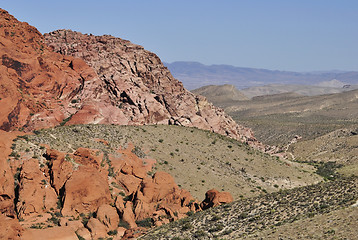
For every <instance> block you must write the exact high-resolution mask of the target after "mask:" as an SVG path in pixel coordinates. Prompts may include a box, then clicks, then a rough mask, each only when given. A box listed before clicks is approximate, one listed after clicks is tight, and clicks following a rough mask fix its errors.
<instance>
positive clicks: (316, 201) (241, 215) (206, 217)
mask: <svg viewBox="0 0 358 240" xmlns="http://www.w3.org/2000/svg"><path fill="white" fill-rule="evenodd" d="M357 184H358V179H357V177H352V178H348V179H340V180H337V181H334V182H328V183H320V184H316V185H312V186H305V187H302V188H296V189H292V190H287V191H283V192H278V193H272V194H267V195H264V196H259V197H256V198H251V199H246V200H242V201H236V202H233V203H231V204H227V205H222V206H220V207H218V208H213V209H210V210H209V211H203V212H200V213H198V214H195V215H193V216H191V217H189V218H187V219H182V220H179V221H177V222H173V223H171V224H168V225H165V226H162V227H160V228H156V229H153V230H152V231H150V232H149V233H148V234H147V235H144V236H142V237H141V238H140V239H178V240H180V239H244V238H245V237H247V238H253V239H262V238H260V237H264V239H265V236H266V235H263V234H261V232H264V233H266V234H267V235H268V234H271V233H273V232H274V231H275V229H276V228H277V227H280V226H287V228H289V227H290V225H291V224H292V223H294V222H295V221H297V220H299V219H303V220H304V219H309V218H312V217H314V216H319V215H321V214H328V213H330V212H332V211H335V210H337V209H342V208H347V207H350V206H355V208H356V202H357V199H358V191H357V189H358V188H357ZM311 221H312V220H311ZM311 221H310V223H308V224H312V223H311ZM326 221H327V219H326ZM307 222H308V221H306V223H307ZM292 225H293V224H292ZM332 225H334V224H332ZM293 226H294V225H293ZM306 227H308V226H307V225H306ZM343 229H344V230H345V231H347V232H346V233H345V234H343V236H345V237H347V236H351V234H350V232H351V231H352V230H351V229H347V228H346V227H343ZM342 231H343V230H342ZM337 232H338V230H337ZM296 233H297V232H296ZM296 235H298V234H296ZM255 236H260V237H258V238H255ZM275 239H277V238H275ZM278 239H292V238H290V236H287V235H286V236H284V237H281V236H280V237H279V238H278ZM297 239H300V238H297ZM303 239H312V238H303ZM313 239H322V238H320V237H316V238H313Z"/></svg>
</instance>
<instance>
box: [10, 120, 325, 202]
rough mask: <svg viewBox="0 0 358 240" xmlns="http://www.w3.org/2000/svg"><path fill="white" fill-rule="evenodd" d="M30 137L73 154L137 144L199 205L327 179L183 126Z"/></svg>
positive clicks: (98, 128)
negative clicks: (212, 197) (219, 196)
mask: <svg viewBox="0 0 358 240" xmlns="http://www.w3.org/2000/svg"><path fill="white" fill-rule="evenodd" d="M27 138H28V140H29V142H30V143H31V144H37V145H41V144H45V145H49V146H50V147H51V148H53V149H56V150H59V151H63V152H67V153H72V152H74V151H75V150H76V149H77V148H80V147H85V148H90V149H101V150H103V151H109V149H110V148H113V149H117V148H128V146H129V145H131V144H134V145H135V146H136V147H135V152H136V153H137V154H138V155H139V156H141V157H142V158H143V157H144V158H149V159H156V161H157V163H156V165H155V166H154V169H153V170H152V173H154V172H156V171H164V172H167V173H169V174H170V175H172V176H173V177H174V179H175V182H176V183H177V184H178V185H180V186H181V187H183V188H184V189H186V190H188V191H189V192H190V193H191V194H192V195H193V196H194V197H195V198H197V199H199V200H202V199H203V196H204V195H205V192H206V191H207V190H208V189H211V188H216V189H218V190H220V191H228V192H230V193H231V194H232V195H233V197H234V199H240V198H248V197H253V196H257V195H259V194H262V193H265V192H273V191H278V190H279V189H287V188H294V187H299V186H304V185H310V184H313V183H317V182H319V181H321V180H322V178H320V177H319V176H318V175H316V174H314V172H315V169H314V167H312V166H308V165H306V164H300V163H294V162H290V161H285V160H281V159H278V158H277V157H273V156H270V155H269V154H264V153H262V152H260V151H257V150H255V149H253V148H252V147H250V146H248V145H246V144H243V143H240V142H239V141H236V140H233V139H230V138H228V137H224V136H222V135H219V134H216V133H212V132H210V131H204V130H200V129H195V128H186V127H181V126H173V125H171V126H168V125H152V126H113V125H100V124H96V125H94V124H89V125H75V126H63V127H56V128H53V129H44V130H39V131H36V135H32V136H28V137H27ZM98 139H103V140H104V141H106V142H108V144H109V146H110V147H109V146H105V145H103V144H101V143H98ZM30 143H28V145H31V144H30ZM15 144H16V145H17V147H16V148H15V149H14V150H13V151H14V153H13V155H16V154H17V152H24V151H25V150H26V148H29V147H28V146H22V147H21V145H22V144H24V143H23V142H22V141H16V142H15Z"/></svg>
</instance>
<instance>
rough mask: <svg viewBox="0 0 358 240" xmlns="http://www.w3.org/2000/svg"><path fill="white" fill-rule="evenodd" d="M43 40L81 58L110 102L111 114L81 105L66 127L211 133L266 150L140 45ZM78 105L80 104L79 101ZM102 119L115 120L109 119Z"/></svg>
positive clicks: (72, 36) (54, 35)
mask: <svg viewBox="0 0 358 240" xmlns="http://www.w3.org/2000/svg"><path fill="white" fill-rule="evenodd" d="M45 41H46V43H47V45H48V46H50V47H51V48H52V49H54V51H56V52H58V53H61V54H64V55H70V56H74V57H78V58H82V59H83V60H84V61H85V62H86V63H87V64H88V65H90V66H91V67H93V69H95V71H96V72H97V74H98V76H99V77H100V79H101V81H102V84H103V92H106V95H107V96H108V97H109V98H110V101H111V106H112V108H111V109H112V111H109V112H103V109H102V107H101V106H99V105H96V104H95V105H93V104H91V105H88V104H86V103H83V107H82V108H81V110H80V111H79V113H76V114H74V115H73V116H72V118H71V119H70V120H69V122H68V124H75V123H114V124H121V125H125V124H130V125H143V124H153V123H159V124H175V125H182V126H187V127H197V128H200V129H205V130H211V131H213V132H216V133H219V134H223V135H226V136H229V137H232V138H235V139H238V140H240V141H243V142H248V143H249V144H251V145H253V146H257V147H258V148H261V149H262V148H264V146H262V145H261V144H260V143H258V142H257V141H256V139H255V138H254V136H253V134H252V132H251V130H250V129H248V128H244V127H242V126H239V125H237V124H236V123H235V122H234V121H233V120H232V118H231V117H229V116H228V115H226V114H225V113H224V112H223V110H221V109H219V108H217V107H214V106H213V105H212V104H210V103H208V102H207V101H206V99H205V98H204V97H202V96H196V95H194V94H192V93H190V92H189V91H187V90H186V89H184V87H183V85H182V83H181V82H179V81H178V80H176V79H175V78H174V77H173V76H172V75H171V73H170V72H169V70H168V69H167V68H166V67H164V65H163V64H162V62H161V60H160V59H159V58H158V56H156V55H155V54H154V53H152V52H149V51H146V50H145V49H144V48H143V47H142V46H139V45H135V44H133V43H131V42H129V41H127V40H123V39H120V38H115V37H112V36H108V35H105V36H93V35H87V34H82V33H79V32H73V31H70V30H58V31H55V32H51V33H49V34H46V35H45ZM94 98H95V96H94ZM74 100H75V101H78V102H80V103H81V102H82V99H80V98H78V97H74ZM109 113H110V114H109ZM104 116H106V117H109V116H110V118H111V119H106V120H105V119H104V118H105V117H104ZM84 119H87V121H86V122H84Z"/></svg>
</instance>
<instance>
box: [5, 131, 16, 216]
mask: <svg viewBox="0 0 358 240" xmlns="http://www.w3.org/2000/svg"><path fill="white" fill-rule="evenodd" d="M17 135H20V133H19V132H11V133H9V132H4V131H1V130H0V215H1V214H4V215H6V216H9V217H14V215H15V212H14V198H15V192H14V188H15V186H14V173H13V172H12V171H11V169H10V166H9V164H8V162H7V159H8V156H9V154H10V153H11V148H10V147H11V143H12V140H13V139H14V138H15V137H16V136H17Z"/></svg>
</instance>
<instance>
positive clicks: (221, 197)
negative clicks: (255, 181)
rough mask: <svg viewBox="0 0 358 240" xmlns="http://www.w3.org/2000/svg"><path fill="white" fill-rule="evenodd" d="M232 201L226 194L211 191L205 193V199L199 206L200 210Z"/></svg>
mask: <svg viewBox="0 0 358 240" xmlns="http://www.w3.org/2000/svg"><path fill="white" fill-rule="evenodd" d="M232 201H234V199H233V197H232V195H231V194H230V193H228V192H219V191H218V190H216V189H211V190H209V191H207V192H206V193H205V199H204V201H202V203H201V204H200V206H201V208H202V209H204V210H205V209H208V208H211V207H216V206H218V205H220V204H224V203H230V202H232Z"/></svg>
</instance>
